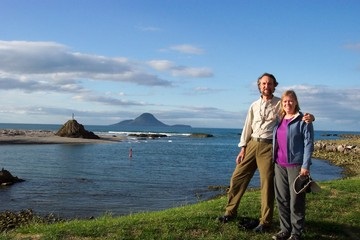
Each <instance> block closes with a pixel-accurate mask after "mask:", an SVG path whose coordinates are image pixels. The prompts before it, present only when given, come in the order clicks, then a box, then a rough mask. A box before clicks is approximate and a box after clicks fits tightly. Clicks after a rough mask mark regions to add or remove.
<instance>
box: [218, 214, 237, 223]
mask: <svg viewBox="0 0 360 240" xmlns="http://www.w3.org/2000/svg"><path fill="white" fill-rule="evenodd" d="M235 218H236V217H235V216H230V215H224V216H221V217H218V220H219V222H221V223H228V222H230V221H233V220H235Z"/></svg>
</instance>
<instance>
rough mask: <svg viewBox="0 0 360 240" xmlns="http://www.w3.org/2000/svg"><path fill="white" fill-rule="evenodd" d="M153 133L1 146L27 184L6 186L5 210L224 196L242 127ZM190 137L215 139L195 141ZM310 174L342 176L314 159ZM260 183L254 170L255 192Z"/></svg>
mask: <svg viewBox="0 0 360 240" xmlns="http://www.w3.org/2000/svg"><path fill="white" fill-rule="evenodd" d="M60 127H61V126H60V125H32V124H31V125H29V124H26V125H25V124H24V125H22V124H0V129H5V128H6V129H32V130H53V131H56V130H58V129H59V128H60ZM85 128H86V129H87V130H89V131H94V132H95V133H96V134H109V135H127V134H128V133H129V132H128V131H129V129H122V130H119V129H113V128H111V127H109V126H85ZM152 130H153V132H157V133H164V134H166V135H167V137H164V138H158V139H137V138H129V139H128V140H124V141H123V142H118V143H102V144H40V145H35V144H31V145H22V144H20V145H19V144H8V145H0V152H1V155H0V167H1V168H5V169H6V170H9V171H10V172H11V173H12V174H13V175H14V176H18V177H19V178H22V179H25V181H24V182H21V183H17V184H14V185H12V186H7V187H1V188H0V202H1V206H0V211H4V210H11V211H20V210H22V209H28V208H31V209H33V210H34V211H35V212H36V213H38V214H49V213H54V214H56V215H59V216H61V217H64V218H75V217H80V218H82V217H91V216H95V217H96V216H100V215H103V214H105V213H111V214H113V215H124V214H130V213H136V212H143V211H155V210H161V209H166V208H171V207H176V206H181V205H186V204H192V203H196V202H198V201H202V200H206V199H209V198H211V197H214V196H216V195H217V194H219V193H224V192H223V191H224V190H223V189H224V188H220V189H222V191H221V192H219V191H214V190H212V188H211V186H215V187H218V186H220V187H226V186H228V185H229V180H230V177H231V174H232V171H233V170H234V167H235V158H236V155H237V154H238V152H239V148H238V147H237V144H238V142H239V137H240V130H239V129H215V128H208V129H205V128H203V129H186V130H185V131H184V129H175V130H172V131H170V132H164V129H160V130H159V129H158V131H157V130H156V129H152ZM142 131H144V130H142ZM192 132H196V133H209V134H212V135H213V137H210V138H193V137H191V136H190V134H191V133H192ZM322 133H323V132H317V139H321V138H336V137H337V134H338V133H336V132H330V134H326V136H324V135H323V134H322ZM339 134H340V133H339ZM130 149H132V157H129V150H130ZM311 172H312V176H313V178H314V179H315V180H317V181H324V180H331V179H337V178H340V177H341V168H339V167H336V166H332V165H330V164H329V163H328V162H326V161H321V160H316V159H314V160H313V166H312V169H311ZM258 186H259V177H258V173H256V174H255V176H254V177H253V179H252V181H251V183H250V187H258ZM216 189H217V188H216Z"/></svg>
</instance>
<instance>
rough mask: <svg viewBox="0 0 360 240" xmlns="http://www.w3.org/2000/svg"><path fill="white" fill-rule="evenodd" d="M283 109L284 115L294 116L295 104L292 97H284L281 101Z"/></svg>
mask: <svg viewBox="0 0 360 240" xmlns="http://www.w3.org/2000/svg"><path fill="white" fill-rule="evenodd" d="M282 105H283V109H284V111H285V112H286V114H295V113H296V112H295V108H296V105H297V102H296V100H295V98H293V97H292V96H284V97H283V99H282Z"/></svg>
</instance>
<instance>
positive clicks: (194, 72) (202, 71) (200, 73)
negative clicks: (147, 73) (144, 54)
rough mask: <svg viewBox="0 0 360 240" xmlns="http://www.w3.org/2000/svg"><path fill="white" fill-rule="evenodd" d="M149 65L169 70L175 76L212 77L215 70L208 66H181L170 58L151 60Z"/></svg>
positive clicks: (159, 69) (161, 69)
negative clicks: (169, 59)
mask: <svg viewBox="0 0 360 240" xmlns="http://www.w3.org/2000/svg"><path fill="white" fill-rule="evenodd" d="M148 64H149V66H150V67H152V68H154V69H156V70H158V71H167V72H170V74H171V75H172V76H174V77H189V78H208V77H212V76H213V75H214V74H213V71H212V70H211V69H210V68H207V67H199V68H196V67H186V66H179V65H176V64H175V63H173V62H171V61H168V60H151V61H149V62H148Z"/></svg>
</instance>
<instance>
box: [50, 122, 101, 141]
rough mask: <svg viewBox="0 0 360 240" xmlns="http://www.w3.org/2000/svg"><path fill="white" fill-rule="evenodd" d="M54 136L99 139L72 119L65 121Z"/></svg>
mask: <svg viewBox="0 0 360 240" xmlns="http://www.w3.org/2000/svg"><path fill="white" fill-rule="evenodd" d="M55 135H57V136H60V137H70V138H86V139H99V138H100V137H99V136H98V135H96V134H95V133H93V132H91V131H87V130H85V128H84V126H83V125H82V124H80V123H78V122H77V121H76V120H74V119H72V120H69V121H67V122H66V123H65V124H64V125H63V126H62V127H61V128H60V130H59V131H57V133H55Z"/></svg>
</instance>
